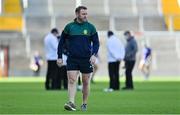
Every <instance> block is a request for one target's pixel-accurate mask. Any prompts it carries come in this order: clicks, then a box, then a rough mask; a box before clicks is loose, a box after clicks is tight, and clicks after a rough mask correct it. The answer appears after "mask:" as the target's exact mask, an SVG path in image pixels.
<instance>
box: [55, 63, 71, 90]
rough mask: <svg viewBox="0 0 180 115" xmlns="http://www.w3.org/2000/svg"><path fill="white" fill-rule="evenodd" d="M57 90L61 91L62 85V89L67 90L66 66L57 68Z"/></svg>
mask: <svg viewBox="0 0 180 115" xmlns="http://www.w3.org/2000/svg"><path fill="white" fill-rule="evenodd" d="M56 82H57V88H58V89H61V86H62V84H63V88H64V89H67V87H68V84H67V69H66V66H65V65H64V66H61V67H59V68H58V77H57V81H56Z"/></svg>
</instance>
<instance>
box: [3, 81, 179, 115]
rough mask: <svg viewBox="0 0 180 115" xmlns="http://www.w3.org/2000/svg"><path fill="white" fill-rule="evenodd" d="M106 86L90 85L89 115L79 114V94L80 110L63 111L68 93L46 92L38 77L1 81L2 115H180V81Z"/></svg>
mask: <svg viewBox="0 0 180 115" xmlns="http://www.w3.org/2000/svg"><path fill="white" fill-rule="evenodd" d="M0 81H1V80H0ZM123 85H124V83H122V84H121V86H123ZM107 86H108V83H107V82H96V84H92V85H91V94H90V96H89V103H88V111H86V112H81V111H80V105H81V92H80V91H79V92H78V93H77V96H76V104H77V107H78V110H77V111H75V112H72V111H71V112H69V111H65V110H64V108H63V105H64V103H65V102H66V101H67V91H45V89H44V83H43V82H42V81H35V78H34V81H30V82H22V81H15V82H0V114H180V81H164V82H162V81H146V82H140V81H136V82H135V90H134V91H121V90H120V91H115V92H111V93H105V92H103V89H104V88H106V87H107Z"/></svg>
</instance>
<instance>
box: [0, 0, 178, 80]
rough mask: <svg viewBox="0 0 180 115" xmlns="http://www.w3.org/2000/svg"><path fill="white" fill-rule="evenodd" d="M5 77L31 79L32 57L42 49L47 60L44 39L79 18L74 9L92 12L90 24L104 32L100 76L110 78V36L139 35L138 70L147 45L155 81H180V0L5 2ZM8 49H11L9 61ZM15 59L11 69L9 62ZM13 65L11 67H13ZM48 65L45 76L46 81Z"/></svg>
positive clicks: (0, 32)
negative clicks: (159, 78) (158, 78)
mask: <svg viewBox="0 0 180 115" xmlns="http://www.w3.org/2000/svg"><path fill="white" fill-rule="evenodd" d="M0 2H1V6H0V46H1V50H0V51H1V53H0V54H1V56H0V57H1V60H3V61H1V64H0V68H1V74H2V73H3V71H5V70H6V69H7V68H9V72H8V73H9V76H31V75H32V72H31V70H30V69H29V64H30V57H31V56H32V54H33V53H34V51H36V50H38V51H39V52H40V54H41V55H42V56H43V58H44V61H45V54H44V46H43V39H44V36H45V35H46V34H47V33H48V32H49V31H50V29H51V28H53V27H57V28H58V29H59V30H60V31H61V30H62V29H63V28H64V26H65V24H66V23H68V22H69V21H72V19H73V18H74V9H75V7H76V6H78V5H80V4H82V5H85V6H87V7H88V15H89V16H88V18H89V21H91V22H92V23H94V24H95V25H96V27H97V30H98V32H99V36H100V41H101V48H100V53H99V54H100V58H101V62H100V67H99V71H98V73H97V76H107V61H106V32H107V30H113V31H115V34H116V35H117V36H119V37H120V38H121V39H122V40H124V39H123V36H122V35H123V34H122V33H123V31H125V30H131V31H133V32H134V35H135V37H136V38H137V41H138V45H139V52H138V55H137V63H136V69H135V71H134V73H135V75H136V76H140V75H141V73H140V72H139V70H138V69H137V65H138V63H139V59H140V52H141V49H142V48H141V47H142V43H143V42H147V43H148V44H149V45H150V46H151V47H152V49H153V60H152V75H153V76H163V77H165V76H174V77H178V76H180V71H179V70H180V33H179V30H180V18H179V16H180V1H179V0H0ZM2 49H6V50H8V49H9V57H3V56H4V55H5V54H6V53H4V52H5V51H4V50H2ZM8 59H9V64H8V65H6V64H7V60H8ZM7 66H8V67H7ZM45 73H46V64H44V65H43V67H42V70H41V76H45Z"/></svg>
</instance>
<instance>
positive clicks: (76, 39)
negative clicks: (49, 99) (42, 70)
mask: <svg viewBox="0 0 180 115" xmlns="http://www.w3.org/2000/svg"><path fill="white" fill-rule="evenodd" d="M75 14H76V18H75V19H74V21H73V22H71V23H69V24H67V25H66V26H65V28H64V30H63V32H62V35H61V40H60V42H59V45H58V60H57V64H58V65H59V66H61V65H62V63H63V61H62V51H63V47H62V46H63V44H65V43H66V45H67V51H68V59H67V75H68V96H69V101H68V102H67V103H66V104H65V105H64V108H65V109H66V110H69V111H75V110H76V106H75V100H74V99H75V95H76V81H77V77H78V74H79V71H80V72H81V73H82V83H83V89H82V93H83V102H82V105H81V110H82V111H86V110H87V101H88V94H89V82H90V79H91V78H90V76H91V72H92V71H93V64H94V63H95V61H96V55H97V53H98V49H99V39H98V34H97V32H96V29H95V27H94V26H93V25H92V24H91V23H89V22H88V21H87V8H86V7H85V6H79V7H77V8H76V10H75ZM91 48H92V49H91Z"/></svg>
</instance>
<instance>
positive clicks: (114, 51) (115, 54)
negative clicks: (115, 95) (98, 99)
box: [107, 31, 125, 91]
mask: <svg viewBox="0 0 180 115" xmlns="http://www.w3.org/2000/svg"><path fill="white" fill-rule="evenodd" d="M107 36H108V40H107V52H108V72H109V78H110V82H109V90H110V91H112V90H119V88H120V82H119V66H120V62H121V61H122V60H123V59H124V56H125V48H124V45H123V44H122V42H121V40H120V39H118V38H117V37H116V36H115V35H114V33H113V32H112V31H108V33H107Z"/></svg>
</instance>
